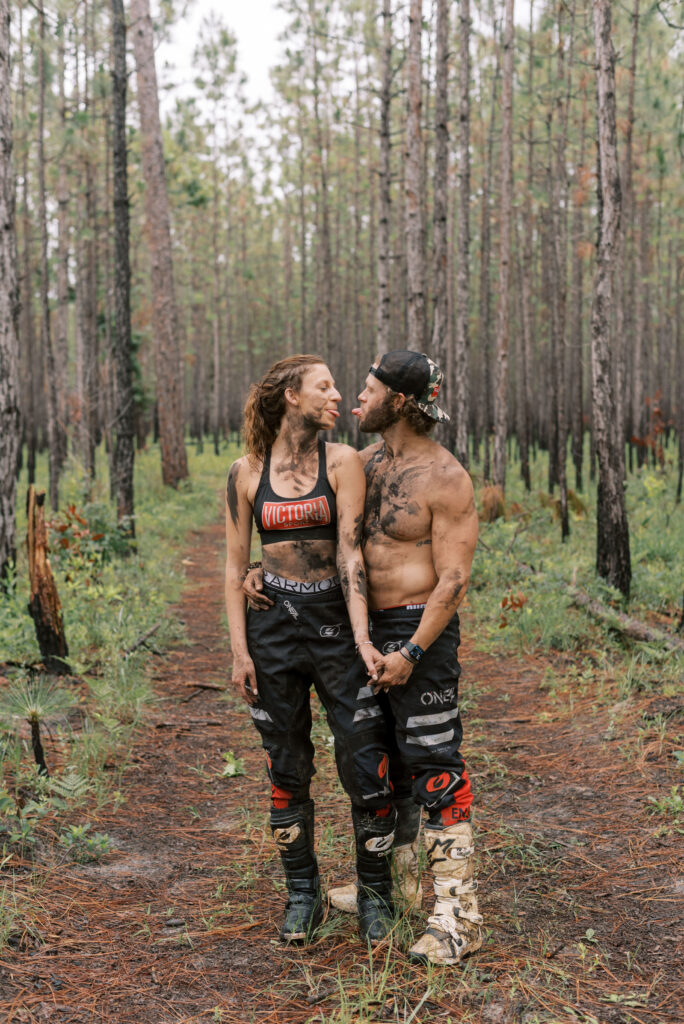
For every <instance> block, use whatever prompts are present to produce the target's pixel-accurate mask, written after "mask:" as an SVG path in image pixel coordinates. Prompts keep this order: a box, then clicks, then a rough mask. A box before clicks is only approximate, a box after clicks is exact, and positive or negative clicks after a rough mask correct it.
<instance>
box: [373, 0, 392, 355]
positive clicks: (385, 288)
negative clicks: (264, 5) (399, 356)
mask: <svg viewBox="0 0 684 1024" xmlns="http://www.w3.org/2000/svg"><path fill="white" fill-rule="evenodd" d="M381 68H382V70H381V76H382V84H381V87H380V168H379V176H380V188H379V199H380V202H379V206H380V216H379V219H378V259H377V265H378V307H377V316H376V332H375V336H376V348H377V351H378V354H380V355H382V354H383V353H385V352H388V351H389V347H390V331H391V323H392V318H391V308H392V290H391V287H390V282H391V274H390V269H391V262H390V261H391V251H390V214H391V191H390V183H391V165H390V120H391V107H392V93H391V90H392V11H391V7H390V0H383V3H382V59H381Z"/></svg>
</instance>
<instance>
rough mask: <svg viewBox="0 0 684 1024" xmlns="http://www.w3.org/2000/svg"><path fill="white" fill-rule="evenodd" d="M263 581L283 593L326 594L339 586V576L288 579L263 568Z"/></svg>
mask: <svg viewBox="0 0 684 1024" xmlns="http://www.w3.org/2000/svg"><path fill="white" fill-rule="evenodd" d="M264 583H266V584H267V586H269V587H273V589H274V590H282V592H283V593H285V594H327V593H328V591H329V590H336V589H337V587H339V586H340V577H339V576H328V577H327V579H324V580H310V581H309V580H288V579H286V578H285V577H284V576H276V574H275V573H273V572H269V571H268V570H267V569H264Z"/></svg>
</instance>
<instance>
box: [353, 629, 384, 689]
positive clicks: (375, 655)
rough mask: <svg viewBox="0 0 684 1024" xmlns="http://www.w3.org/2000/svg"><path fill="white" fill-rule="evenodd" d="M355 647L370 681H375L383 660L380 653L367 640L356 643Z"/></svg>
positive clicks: (379, 673)
mask: <svg viewBox="0 0 684 1024" xmlns="http://www.w3.org/2000/svg"><path fill="white" fill-rule="evenodd" d="M356 649H357V651H358V652H359V655H360V656H361V658H362V659H363V663H364V665H365V666H366V672H367V673H368V675H369V676H370V678H371V682H373V683H377V682H378V679H379V677H380V675H381V673H382V670H383V666H384V662H385V659H384V658H383V656H382V654H381V653H380V651H378V650H377V648H375V647H374V646H373V644H372V643H370V641H368V640H363V641H362V642H361V643H360V644H358V645H357V648H356Z"/></svg>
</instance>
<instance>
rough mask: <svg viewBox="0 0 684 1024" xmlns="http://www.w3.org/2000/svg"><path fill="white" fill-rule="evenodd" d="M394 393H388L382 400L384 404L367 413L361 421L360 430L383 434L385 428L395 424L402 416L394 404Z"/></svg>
mask: <svg viewBox="0 0 684 1024" xmlns="http://www.w3.org/2000/svg"><path fill="white" fill-rule="evenodd" d="M393 399H394V395H392V394H391V393H388V394H386V395H385V397H384V398H383V400H382V405H380V406H379V407H378V408H377V409H374V410H373V411H372V412H369V413H366V415H365V416H364V418H363V419H362V420H361V421H360V423H359V430H360V431H361V432H362V433H364V434H381V433H382V432H383V430H387V429H388V428H389V427H392V426H394V424H395V423H396V422H397V420H398V419H399V418H400V413H399V412H398V411H397V410H396V409H395V408H394V406H393V404H392V403H393Z"/></svg>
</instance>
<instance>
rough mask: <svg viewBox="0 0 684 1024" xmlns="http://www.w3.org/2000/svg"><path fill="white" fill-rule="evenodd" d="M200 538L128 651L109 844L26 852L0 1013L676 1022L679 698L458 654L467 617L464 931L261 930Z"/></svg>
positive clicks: (263, 907) (326, 785) (321, 772)
mask: <svg viewBox="0 0 684 1024" xmlns="http://www.w3.org/2000/svg"><path fill="white" fill-rule="evenodd" d="M222 550H223V538H222V528H221V526H220V525H219V524H218V523H217V524H216V525H215V526H212V527H210V528H208V529H204V530H201V531H196V532H195V533H194V534H192V535H191V537H190V538H189V547H188V550H187V554H186V568H187V586H186V589H185V592H184V595H183V598H182V600H181V602H180V604H179V605H178V606H177V607H176V608H175V609H174V614H175V615H177V617H178V618H179V619H180V620H181V621H182V622H183V623H184V626H185V638H184V640H183V641H182V642H179V643H177V645H176V646H175V647H174V648H173V649H171V650H168V651H166V652H164V653H163V654H160V655H158V656H156V657H154V658H153V659H152V660H151V669H150V671H151V672H152V673H153V679H154V685H155V688H156V689H157V692H158V702H157V703H156V704H155V705H154V706H153V708H152V709H151V710H149V711H148V712H147V714H146V720H145V727H144V728H142V729H141V730H139V732H138V735H137V740H136V745H135V747H134V749H133V751H132V753H131V756H130V759H129V761H128V763H127V766H126V770H125V772H124V775H123V784H122V797H123V803H122V804H121V805H120V806H119V807H118V808H116V809H113V808H112V809H108V810H106V811H105V812H100V813H99V814H95V813H94V812H93V816H92V818H91V821H92V823H93V829H97V830H98V831H102V832H106V833H107V834H108V835H109V836H110V837H111V838H112V840H113V844H114V848H113V850H112V852H110V853H108V854H107V855H106V856H105V857H104V858H102V860H101V861H100V862H98V863H95V864H75V863H59V864H57V863H54V862H53V863H52V864H49V863H45V864H43V865H40V864H35V863H34V864H33V865H32V874H31V878H32V882H31V885H32V887H33V891H32V893H31V902H32V906H33V908H34V916H33V919H32V921H31V923H30V927H27V928H25V930H24V931H23V933H22V934H21V935H20V936H19V937H17V936H15V937H14V942H13V945H10V946H8V947H6V948H5V949H4V950H2V951H0V1020H2V1021H7V1022H8V1024H19V1022H38V1021H51V1022H55V1024H57V1022H59V1024H95V1022H98V1021H106V1022H116V1024H180V1022H186V1024H191V1022H200V1021H220V1022H224V1024H231V1022H238V1021H239V1022H246V1021H256V1022H263V1024H266V1022H269V1024H270V1022H272V1024H281V1022H282V1024H300V1022H301V1024H304V1022H307V1021H311V1022H313V1021H322V1022H326V1021H330V1022H339V1024H342V1022H347V1024H352V1022H357V1021H358V1022H361V1021H364V1022H365V1021H378V1022H397V1024H398V1022H403V1024H408V1022H409V1021H411V1022H413V1021H416V1022H417V1021H444V1022H448V1021H452V1022H454V1024H455V1022H456V1021H467V1022H478V1024H479V1022H483V1024H509V1022H521V1024H537V1022H575V1024H597V1022H600V1024H603V1022H608V1024H622V1022H632V1021H633V1022H637V1024H656V1022H662V1024H666V1022H667V1024H681V1022H682V1021H684V987H683V985H682V981H683V978H682V972H683V965H684V957H683V956H682V949H681V945H680V943H681V940H682V936H683V935H684V927H683V925H684V912H683V905H684V859H683V857H682V846H684V843H682V831H683V830H684V813H682V812H681V806H680V804H681V800H679V802H678V797H677V794H678V793H679V790H678V789H677V788H676V787H677V784H678V783H679V782H680V781H681V766H680V764H678V762H677V758H676V757H675V756H674V754H675V748H678V750H679V751H681V748H682V746H684V743H683V742H682V737H681V734H680V735H677V731H676V730H677V728H678V726H681V716H682V712H683V711H684V700H682V699H681V698H676V699H675V698H665V697H663V696H658V694H657V686H655V687H654V689H653V690H652V691H651V692H650V693H648V694H643V695H639V694H636V695H635V696H633V697H631V698H630V699H629V701H618V699H617V694H613V696H612V697H611V695H610V693H608V694H607V695H606V694H605V693H604V694H603V696H602V699H601V700H600V701H599V700H597V699H596V694H595V693H594V692H593V689H592V685H591V681H588V680H586V679H585V680H584V681H583V682H580V681H578V680H577V679H574V680H573V679H571V678H570V676H571V672H570V669H571V664H572V659H569V658H565V659H555V660H552V659H549V658H526V659H516V658H511V659H496V658H493V657H491V656H489V655H487V654H485V653H482V652H481V651H479V650H477V649H476V646H475V643H474V637H473V635H472V630H471V624H470V620H469V617H468V613H467V612H466V614H465V616H464V626H463V634H464V637H465V640H464V644H463V647H462V651H461V660H462V663H463V670H464V671H463V677H462V683H461V692H462V698H463V700H462V707H463V710H464V727H465V737H466V739H465V743H464V753H465V755H466V758H467V759H468V762H469V769H470V773H471V777H472V778H473V780H474V786H475V787H476V800H477V814H476V816H475V819H474V823H475V826H476V837H477V838H476V841H477V848H478V865H479V866H478V874H479V883H480V908H481V911H482V913H483V914H484V917H485V922H486V925H487V938H486V941H485V943H484V946H483V948H482V950H481V951H480V952H479V953H477V954H476V955H474V956H472V957H470V958H469V959H468V960H466V961H465V962H464V963H463V964H462V965H460V966H459V967H457V968H453V969H432V968H431V969H426V968H423V967H420V966H416V965H411V964H409V963H408V961H407V958H406V954H405V949H406V944H407V942H408V941H409V939H410V932H411V929H412V928H416V929H419V928H420V927H421V922H423V921H424V915H423V916H422V917H420V918H418V919H412V920H411V919H403V920H402V921H401V922H400V924H399V926H398V928H397V941H396V942H395V943H393V945H392V946H388V947H387V948H383V947H381V948H380V949H378V950H376V951H375V952H374V954H373V956H372V957H371V958H370V959H369V953H368V951H367V949H366V948H365V947H364V946H363V945H362V943H361V942H360V941H359V939H358V937H357V934H356V931H355V922H354V920H353V919H352V918H351V917H348V916H345V915H342V914H340V913H338V912H336V911H335V912H331V913H330V914H329V916H328V919H327V921H326V923H325V925H324V927H323V929H322V932H321V935H320V937H319V938H318V940H317V941H316V942H315V943H314V944H313V945H312V946H310V947H308V948H306V949H304V950H301V951H296V950H292V949H289V948H286V947H283V946H281V945H280V944H279V943H278V941H277V929H278V926H279V920H280V917H281V914H282V908H283V905H284V899H285V897H284V892H283V887H282V884H281V871H280V865H279V861H278V859H277V857H276V856H275V854H274V850H273V845H272V842H271V837H270V832H269V829H268V823H267V805H268V792H267V786H266V782H265V773H264V757H263V753H262V751H261V749H260V745H259V740H258V736H257V733H256V731H255V730H254V729H253V727H252V725H251V721H250V718H249V715H248V713H247V711H246V707H245V706H244V705H241V704H239V703H238V701H237V698H233V696H232V694H231V693H230V691H229V689H228V686H229V683H228V680H229V654H228V645H227V641H226V630H225V625H224V620H223V612H222ZM314 703H316V702H315V701H314ZM649 723H650V724H649ZM326 729H327V727H326V726H325V724H324V722H323V721H322V719H321V717H320V715H318V714H317V713H316V724H315V732H316V745H317V750H318V751H319V753H318V757H317V764H318V774H317V776H316V778H315V780H314V796H315V798H316V801H317V813H318V820H317V837H318V848H319V860H320V865H321V870H322V875H323V878H324V883H325V884H326V885H330V884H335V883H337V882H339V881H342V880H348V879H349V878H350V877H351V867H350V865H351V839H350V827H349V813H348V802H347V800H346V798H345V796H344V794H343V793H342V791H341V789H340V788H339V785H338V783H337V781H336V778H335V769H334V762H333V759H332V756H331V749H330V745H329V743H328V742H327V741H326V738H327V732H326ZM227 751H231V752H232V753H233V754H234V755H235V757H236V758H243V759H244V774H243V775H236V776H234V777H222V771H223V769H224V767H226V766H227V765H228V761H227V760H226V759H224V758H223V757H222V755H223V754H224V753H226V752H227ZM680 760H681V759H680ZM651 794H660V802H659V804H658V805H656V804H654V803H652V802H651V803H649V800H648V797H649V795H651ZM663 794H664V795H665V796H663ZM668 794H670V795H671V799H670V802H668V799H667V795H668ZM27 877H28V872H27ZM27 884H28V883H27ZM16 886H17V890H18V891H19V890H20V888H21V883H20V880H19V881H17V882H16ZM428 888H429V886H426V889H428ZM428 906H429V900H428Z"/></svg>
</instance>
